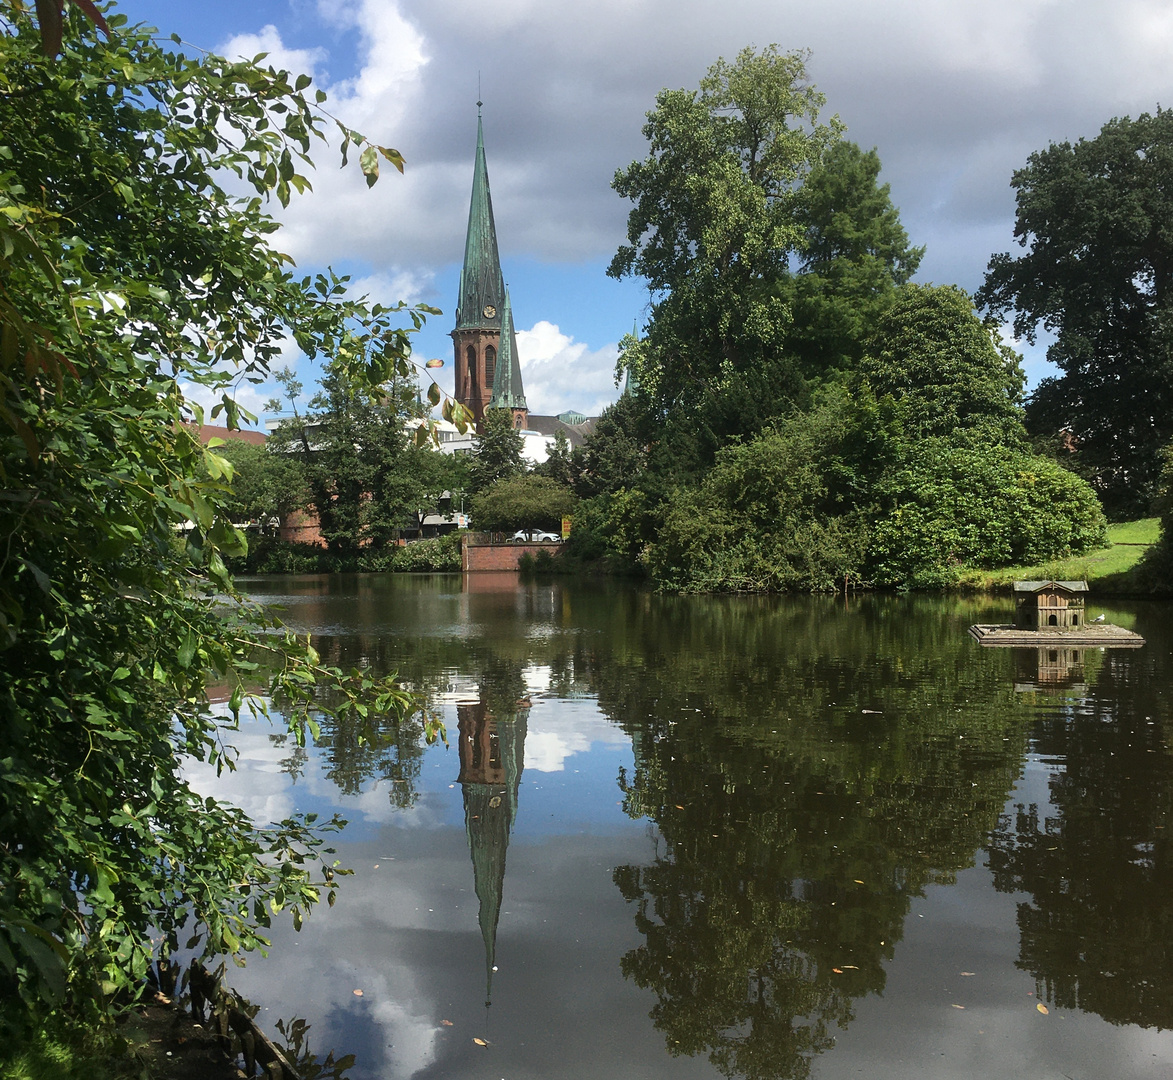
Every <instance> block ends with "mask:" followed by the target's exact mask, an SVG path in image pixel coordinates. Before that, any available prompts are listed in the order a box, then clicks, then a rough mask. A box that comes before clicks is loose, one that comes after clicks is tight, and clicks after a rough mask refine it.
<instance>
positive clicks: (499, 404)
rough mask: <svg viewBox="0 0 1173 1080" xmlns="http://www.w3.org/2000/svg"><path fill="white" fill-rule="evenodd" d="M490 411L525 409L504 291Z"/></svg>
mask: <svg viewBox="0 0 1173 1080" xmlns="http://www.w3.org/2000/svg"><path fill="white" fill-rule="evenodd" d="M489 408H490V409H526V410H527V411H528V409H529V406H527V405H526V403H525V389H524V387H523V386H522V385H521V359H520V357H519V356H518V354H517V334H516V332H515V331H514V329H513V305H512V303H511V302H510V299H509V290H508V289H506V290H505V310H504V311H503V312H502V313H501V346H500V348H499V349H498V350H497V370H496V371H495V372H494V373H493V397H492V398H491V399H490V401H489Z"/></svg>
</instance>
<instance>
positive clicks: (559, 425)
mask: <svg viewBox="0 0 1173 1080" xmlns="http://www.w3.org/2000/svg"><path fill="white" fill-rule="evenodd" d="M581 415H582V414H581V413H578V414H570V413H560V414H559V415H558V416H541V415H539V414H537V413H530V414H529V415H528V416H527V417H526V419H525V426H526V428H527V429H528V430H529V431H536V432H537V433H538V434H539V435H557V434H558V432H560V431H561V432H562V434H563V435H565V436H566V441H567V442H568V443H570V448H571V449H572V450H573V449H574V448H575V447H576V446H582V444H583V443H584V442H586V439H587V436H588V435H590V434H591V432H593V431H594V430H595V421H596V420H597V419H598V417H596V416H587V417H583V421H582V423H580V424H568V423H566V421H565V420H564V419H563V417H567V416H570V417H572V418H574V417H577V416H581Z"/></svg>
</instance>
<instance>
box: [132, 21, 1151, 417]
mask: <svg viewBox="0 0 1173 1080" xmlns="http://www.w3.org/2000/svg"><path fill="white" fill-rule="evenodd" d="M118 10H120V11H122V12H123V13H124V14H126V15H127V16H128V17H129V18H130V19H131V21H132V22H146V23H150V24H152V25H155V26H157V27H158V28H159V29H160V30H161V31H162V32H163V33H165V34H170V33H178V34H179V35H180V36H181V37H182V38H183V40H184V42H185V43H189V44H190V45H192V46H198V47H199V48H203V49H208V50H212V51H215V52H219V53H222V54H225V55H229V56H241V55H244V56H252V55H255V54H256V53H259V52H268V53H269V57H270V60H269V62H271V63H274V64H276V65H278V66H281V67H285V68H288V69H289V70H291V71H305V72H306V73H308V74H310V75H312V76H313V77H314V81H315V84H316V85H317V86H319V87H321V88H323V89H325V90H326V91H327V92H328V93H329V95H330V100H329V102H328V103H327V108H329V109H330V110H331V111H332V112H333V113H334V114H335V115H337V116H338V117H339V118H340V119H342V120H343V121H344V122H346V123H347V124H348V125H349V126H351V127H353V128H356V129H358V130H360V131H362V132H364V133H365V134H367V135H368V136H369V137H370V138H372V139H373V140H374V141H376V142H379V143H382V144H383V145H386V146H392V147H395V148H396V149H398V150H399V151H400V152H401V153H402V154H403V156H404V158H405V159H406V162H407V166H406V172H405V174H404V175H403V176H399V175H398V174H397V173H395V172H394V170H390V169H387V168H384V171H383V176H382V179H381V180H380V181H379V183H378V184H377V185H376V186H375V187H374V188H373V189H370V190H368V189H367V187H366V185H365V184H364V183H363V180H362V176H361V174H360V172H359V170H358V169H357V168H356V167H354V164H353V163H352V165H351V167H349V168H347V169H342V170H340V169H338V168H337V162H338V158H337V152H336V150H328V149H326V148H325V147H323V148H321V149H319V150H317V151H316V152H315V155H314V156H315V160H316V161H317V164H318V171H317V172H316V173H315V174H314V175H313V176H312V177H311V179H312V182H313V185H314V191H313V193H312V194H308V195H306V196H303V197H301V198H297V199H295V200H294V202H293V203H292V204H291V205H290V207H289V208H288V209H287V210H285V211H281V210H280V208H279V207H276V205H275V204H274V208H275V211H277V212H276V213H275V216H277V217H279V218H280V219H281V220H282V221H283V223H284V225H285V228H284V229H283V230H282V232H280V233H279V234H278V247H279V248H280V250H282V251H285V252H287V253H289V254H291V255H292V256H294V258H295V259H296V261H297V263H298V266H299V267H300V268H302V269H304V270H314V269H318V268H321V267H323V266H326V265H329V266H332V267H333V268H334V269H335V270H336V271H338V272H340V273H348V274H350V275H351V276H352V278H353V280H354V281H355V283H356V287H357V288H358V289H359V291H360V292H365V293H367V294H369V295H370V297H371V298H372V299H373V300H379V301H382V302H396V301H398V300H407V301H410V302H422V303H426V304H430V305H433V306H435V307H438V308H440V309H441V310H442V311H443V312H444V314H443V315H441V316H435V317H432V318H430V319H429V321H428V324H427V326H426V327H425V329H424V331H423V332H421V333H420V334H419V335H418V337H417V339H416V356H417V359H420V360H423V359H425V358H430V357H440V358H443V359H444V360H445V361H446V363H445V366H444V367H443V368H441V369H439V371H438V373H437V376H438V379H437V381H439V382H440V384H441V387H442V388H443V389H445V390H448V391H451V389H452V367H453V365H452V343H451V339H450V338H449V336H448V333H449V331H450V330H451V329H452V325H453V310H454V307H455V300H456V292H457V283H458V276H459V270H460V262H461V259H462V257H463V249H464V236H465V229H466V226H467V221H468V203H469V195H470V192H471V185H472V165H473V155H474V151H475V146H476V123H477V105H476V102H477V100H478V94H479V96H480V99H481V100H482V101H483V102H484V106H483V116H484V129H485V146H486V154H487V160H488V168H489V181H490V187H491V191H492V198H493V209H494V214H495V218H496V225H497V237H498V243H499V246H500V250H501V261H502V268H503V270H504V274H505V278H506V281H507V282H508V284H509V287H510V293H511V295H512V299H513V311H514V318H515V322H516V325H517V328H518V342H519V348H520V353H521V360H522V374H523V378H524V382H525V390H526V396H527V399H528V403H529V407H530V410H531V411H532V412H536V413H557V412H560V411H564V410H567V409H576V410H578V411H580V412H583V413H587V414H588V415H590V414H596V413H597V412H599V411H600V410H601V409H602V408H603V407H604V406H605V405H606V404H607V403H609V402H611V401H613V400H614V399H615V398H616V397H617V396H618V391H617V390H616V388H615V384H614V366H615V360H616V356H617V351H618V350H617V343H618V341H619V340H620V338H621V337H622V336H623V335H624V334H628V333H630V332H631V331H632V329H633V327H636V326H639V327H642V325H643V323H644V321H645V319H646V317H647V310H648V309H647V304H648V294H647V290H646V288H645V287H644V286H643V285H642V284H641V282H639V281H638V280H633V279H628V280H625V281H615V280H613V279H611V278H609V277H607V276H606V273H605V270H606V267H607V264H608V263H609V262H610V259H611V257H612V255H613V254H614V253H615V250H616V248H617V247H618V246H619V245H620V244H621V243H622V242H623V241H624V239H625V232H626V219H627V212H628V209H629V205H630V204H628V203H627V202H625V201H624V200H622V199H620V198H619V196H618V195H616V194H615V192H613V191H612V190H611V187H610V184H611V179H612V177H613V176H614V174H615V171H616V169H619V168H624V167H626V166H627V165H628V164H629V163H630V162H632V161H633V160H636V159H638V158H642V157H643V156H645V153H646V143H645V141H644V138H643V135H642V132H641V128H642V125H643V123H644V118H645V114H646V113H647V111H648V110H649V109H651V108H652V107H653V105H654V101H655V95H656V93H657V92H658V91H659V90H660V89H662V88H664V87H671V88H688V89H694V88H695V87H696V86H697V84H698V83H699V81H700V79H701V78H702V77H703V75H704V73H705V71H706V69H707V68H708V67H709V66H710V65H711V64H712V63H713V62H714V61H715V60H716V59H717V58H718V57H721V56H724V57H727V58H732V57H734V56H735V55H736V54H737V53H738V52H739V51H740V50H741V49H742V48H743V47H744V46H746V45H754V46H757V47H759V48H760V47H762V46H765V45H768V44H777V45H778V46H779V47H780V48H781V49H783V50H785V51H790V50H795V49H809V50H810V53H811V55H810V60H809V63H808V72H809V74H810V76H811V78H812V80H813V81H814V82H815V84H816V85H817V86H818V88H819V90H820V91H822V93H823V94H825V96H826V99H827V104H826V107H825V110H824V113H823V118H824V119H825V118H826V117H829V116H830V115H832V114H837V115H838V116H839V117H840V119H841V120H842V121H843V122H844V123H845V124H846V125H847V137H848V138H850V139H852V140H853V141H855V142H857V143H859V144H860V145H861V146H863V147H864V148H865V149H870V148H872V147H875V148H876V149H877V150H878V152H879V155H880V159H881V161H882V162H883V173H882V175H881V180H882V181H884V182H887V183H888V184H890V185H891V192H892V198H893V201H894V203H895V204H896V206H897V207H898V208H899V209H900V212H901V217H902V220H903V223H904V225H905V228H906V229H907V231H908V233H909V235H910V239H911V240H912V242H913V243H914V244H918V245H924V246H925V247H926V249H927V250H926V254H925V258H924V260H923V262H922V264H921V268H920V272H919V273H918V275H917V280H919V281H922V282H934V283H937V284H956V285H960V286H962V287H963V288H965V289H967V290H970V291H971V292H972V291H973V290H976V289H977V288H978V287H979V286H980V285H981V283H982V280H983V277H984V273H985V268H986V266H987V263H988V262H989V259H990V256H991V255H992V254H994V253H996V252H1001V251H1013V250H1017V248H1016V244H1015V240H1014V237H1013V223H1014V192H1013V190H1012V189H1011V187H1010V179H1011V175H1012V173H1013V172H1014V170H1015V169H1018V168H1021V167H1022V166H1023V165H1025V164H1026V161H1027V158H1028V157H1029V155H1030V154H1031V153H1032V152H1034V151H1036V150H1040V149H1043V148H1044V147H1046V146H1047V145H1048V144H1049V143H1052V142H1063V141H1074V140H1077V139H1079V138H1085V137H1086V138H1091V137H1094V136H1095V135H1096V134H1097V133H1098V132H1099V130H1100V128H1101V127H1102V126H1103V125H1104V124H1105V123H1106V122H1107V121H1108V120H1110V119H1112V118H1113V117H1117V116H1136V115H1138V114H1140V113H1142V112H1146V111H1147V112H1152V111H1154V110H1155V109H1156V108H1157V106H1158V105H1167V104H1168V102H1169V94H1168V92H1167V87H1168V86H1169V71H1170V70H1171V64H1170V60H1171V59H1173V5H1170V4H1169V3H1168V2H1167V0H885V2H884V3H882V4H881V3H878V2H876V0H870V2H869V0H823V2H822V3H819V4H814V3H810V2H809V0H808V2H804V3H798V2H795V0H722V2H720V3H718V2H716V0H576V2H574V3H570V2H565V0H426V2H425V0H252V2H250V3H241V2H240V0H232V2H229V0H203V2H201V3H199V4H190V3H184V4H181V3H178V2H176V0H124V2H123V3H122V4H120V5H119V9H118ZM1020 347H1021V348H1022V349H1023V351H1024V356H1025V362H1026V369H1027V374H1028V380H1029V383H1030V384H1032V385H1033V384H1034V383H1035V382H1037V380H1038V379H1039V378H1040V377H1041V376H1042V375H1044V374H1045V373H1046V372H1047V370H1048V367H1047V364H1046V361H1045V359H1044V357H1043V348H1042V346H1038V347H1033V348H1032V347H1030V346H1027V345H1026V343H1020ZM290 361H291V362H299V363H300V370H301V373H302V376H303V381H305V382H306V384H307V386H308V385H311V384H312V383H313V382H314V381H315V379H316V377H317V376H316V372H315V371H314V369H313V368H312V367H311V366H310V365H309V363H308V361H305V360H304V358H301V360H300V361H297V358H296V356H295V354H294V353H293V352H291V355H290ZM272 393H273V388H272V387H268V386H262V387H260V388H257V389H255V390H254V389H253V388H247V387H246V388H245V389H244V392H243V396H242V401H243V403H244V404H245V405H246V407H251V408H253V409H254V410H255V411H259V410H260V408H261V406H262V405H263V402H264V400H265V399H266V398H268V397H269V396H271V395H272Z"/></svg>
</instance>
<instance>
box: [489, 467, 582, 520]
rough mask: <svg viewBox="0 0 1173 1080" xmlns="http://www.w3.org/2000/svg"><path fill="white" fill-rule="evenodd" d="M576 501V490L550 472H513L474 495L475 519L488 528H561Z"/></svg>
mask: <svg viewBox="0 0 1173 1080" xmlns="http://www.w3.org/2000/svg"><path fill="white" fill-rule="evenodd" d="M574 501H575V500H574V492H572V491H571V490H570V489H569V488H567V487H563V486H562V485H561V484H559V483H558V482H557V481H555V480H551V479H550V478H549V477H547V476H534V475H533V474H532V473H531V474H528V475H518V476H509V477H506V478H505V479H504V480H498V481H497V483H495V484H494V485H493V486H492V487H490V488H488V489H487V490H485V491H482V492H480V493H478V494H477V495H475V496H474V497H473V500H472V520H473V524H474V525H475V526H476V527H477V528H478V529H482V530H485V531H487V532H511V531H512V530H514V529H524V530H525V531H526V532H532V531H533V530H535V529H549V530H551V531H555V532H560V531H561V529H562V519H563V518H564V517H566V516H567V515H568V514H569V513H570V512H571V511H572V510H573V509H574Z"/></svg>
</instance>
